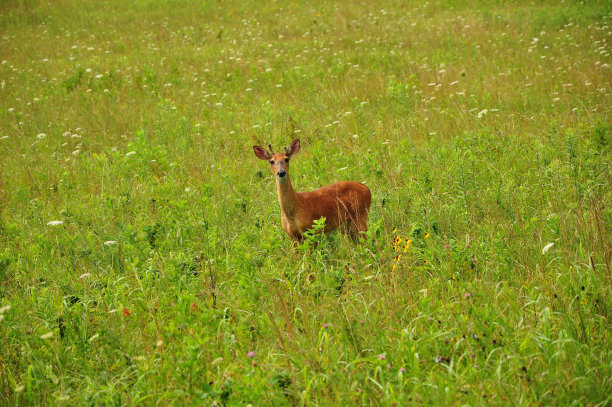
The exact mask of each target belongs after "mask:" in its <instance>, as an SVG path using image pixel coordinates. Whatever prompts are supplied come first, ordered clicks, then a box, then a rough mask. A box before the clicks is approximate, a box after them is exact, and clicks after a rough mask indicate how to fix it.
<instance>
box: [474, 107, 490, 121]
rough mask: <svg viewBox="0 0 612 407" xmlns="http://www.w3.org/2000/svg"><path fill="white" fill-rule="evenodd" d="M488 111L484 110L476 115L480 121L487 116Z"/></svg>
mask: <svg viewBox="0 0 612 407" xmlns="http://www.w3.org/2000/svg"><path fill="white" fill-rule="evenodd" d="M487 112H488V110H487V109H482V110H481V111H480V112H478V114H477V115H476V117H478V118H479V119H482V116H484V115H485V114H487Z"/></svg>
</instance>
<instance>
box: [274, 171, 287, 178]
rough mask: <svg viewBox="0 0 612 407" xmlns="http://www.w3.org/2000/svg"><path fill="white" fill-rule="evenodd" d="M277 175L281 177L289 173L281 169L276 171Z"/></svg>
mask: <svg viewBox="0 0 612 407" xmlns="http://www.w3.org/2000/svg"><path fill="white" fill-rule="evenodd" d="M276 175H278V176H279V177H281V178H282V177H284V176H285V175H287V171H285V170H280V171H279V172H277V173H276Z"/></svg>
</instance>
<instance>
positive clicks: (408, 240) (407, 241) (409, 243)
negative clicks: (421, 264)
mask: <svg viewBox="0 0 612 407" xmlns="http://www.w3.org/2000/svg"><path fill="white" fill-rule="evenodd" d="M411 244H412V240H410V239H407V240H406V245H405V246H404V253H406V252H407V251H408V249H409V248H410V245H411Z"/></svg>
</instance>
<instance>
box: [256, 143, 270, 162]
mask: <svg viewBox="0 0 612 407" xmlns="http://www.w3.org/2000/svg"><path fill="white" fill-rule="evenodd" d="M253 151H254V152H255V155H256V156H257V158H259V159H260V160H267V159H269V158H270V154H268V152H267V151H266V150H264V149H263V148H261V147H259V146H253Z"/></svg>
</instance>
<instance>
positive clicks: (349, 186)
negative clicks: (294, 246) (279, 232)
mask: <svg viewBox="0 0 612 407" xmlns="http://www.w3.org/2000/svg"><path fill="white" fill-rule="evenodd" d="M269 147H270V150H272V147H271V146H269ZM299 148H300V141H299V140H294V141H293V142H292V143H291V147H289V148H285V153H284V154H274V153H273V152H270V153H268V152H267V151H265V150H264V149H263V148H261V147H259V146H254V147H253V149H254V151H255V154H256V155H257V157H259V158H261V159H263V160H269V161H270V163H271V164H272V166H273V170H274V172H275V174H276V177H275V178H276V188H277V192H278V202H279V204H280V208H281V224H282V227H283V230H284V231H285V233H287V235H289V237H291V238H292V239H294V240H297V241H301V240H302V239H303V238H304V232H306V231H307V230H308V229H310V228H311V227H312V225H313V224H314V221H315V220H317V219H320V218H322V217H324V218H325V228H324V232H325V233H330V232H333V231H335V230H337V229H341V230H343V231H346V232H348V233H349V234H350V236H351V237H352V238H353V239H355V240H356V239H357V238H358V236H359V233H360V232H365V231H367V230H368V229H367V217H368V211H369V209H370V204H371V201H372V195H371V193H370V189H369V188H368V187H367V186H365V185H364V184H361V183H359V182H352V181H340V182H336V183H334V184H331V185H328V186H325V187H322V188H319V189H317V190H314V191H309V192H295V190H294V189H293V186H292V185H291V181H290V179H289V174H288V169H289V159H290V158H291V156H292V155H293V154H295V153H297V152H298V151H299Z"/></svg>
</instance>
